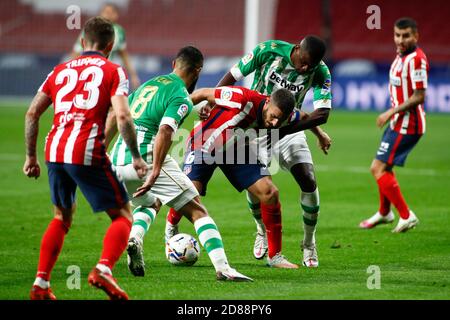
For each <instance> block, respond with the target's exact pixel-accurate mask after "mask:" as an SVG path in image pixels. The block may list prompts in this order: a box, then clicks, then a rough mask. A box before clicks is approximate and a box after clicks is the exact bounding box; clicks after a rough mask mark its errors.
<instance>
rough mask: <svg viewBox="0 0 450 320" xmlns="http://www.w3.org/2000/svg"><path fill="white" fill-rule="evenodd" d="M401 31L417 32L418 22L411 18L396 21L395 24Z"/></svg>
mask: <svg viewBox="0 0 450 320" xmlns="http://www.w3.org/2000/svg"><path fill="white" fill-rule="evenodd" d="M394 25H395V26H396V27H397V28H399V29H407V28H411V30H412V31H414V32H417V22H416V20H414V19H412V18H409V17H403V18H400V19H398V20H397V21H395V24H394Z"/></svg>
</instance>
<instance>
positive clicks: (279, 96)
mask: <svg viewBox="0 0 450 320" xmlns="http://www.w3.org/2000/svg"><path fill="white" fill-rule="evenodd" d="M270 98H271V100H272V102H273V104H274V105H276V106H277V107H278V108H279V109H280V110H281V111H282V112H283V117H284V118H287V117H288V116H289V115H290V114H291V113H292V110H294V106H295V99H294V95H293V94H292V93H291V92H290V91H289V90H288V89H284V88H281V89H278V90H276V91H274V92H272V94H271V95H270Z"/></svg>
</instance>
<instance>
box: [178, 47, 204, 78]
mask: <svg viewBox="0 0 450 320" xmlns="http://www.w3.org/2000/svg"><path fill="white" fill-rule="evenodd" d="M175 60H176V61H177V62H180V63H182V65H183V68H185V69H186V71H187V72H192V71H194V70H195V69H197V68H200V67H201V66H203V54H202V53H201V51H200V50H198V49H197V48H195V47H193V46H187V47H184V48H181V49H180V51H178V53H177V56H176V57H175Z"/></svg>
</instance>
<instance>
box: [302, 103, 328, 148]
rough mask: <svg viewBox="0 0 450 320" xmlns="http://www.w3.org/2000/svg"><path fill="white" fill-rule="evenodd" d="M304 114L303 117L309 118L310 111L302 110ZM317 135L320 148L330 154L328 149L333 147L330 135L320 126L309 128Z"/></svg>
mask: <svg viewBox="0 0 450 320" xmlns="http://www.w3.org/2000/svg"><path fill="white" fill-rule="evenodd" d="M300 112H301V114H302V116H301V118H302V119H303V118H308V117H309V113H307V112H303V111H300ZM327 119H328V118H327ZM309 130H310V131H311V132H312V133H313V134H314V135H315V136H316V137H317V144H318V146H319V148H320V149H321V150H322V151H323V153H325V154H328V150H329V149H330V147H331V138H330V136H329V135H328V134H327V133H326V132H325V131H324V130H323V129H322V128H320V127H319V126H317V127H313V128H311V129H309Z"/></svg>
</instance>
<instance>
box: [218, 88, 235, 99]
mask: <svg viewBox="0 0 450 320" xmlns="http://www.w3.org/2000/svg"><path fill="white" fill-rule="evenodd" d="M232 96H233V91H231V90H230V89H228V88H223V89H222V90H221V91H220V99H221V100H226V101H230V100H231V97H232Z"/></svg>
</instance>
